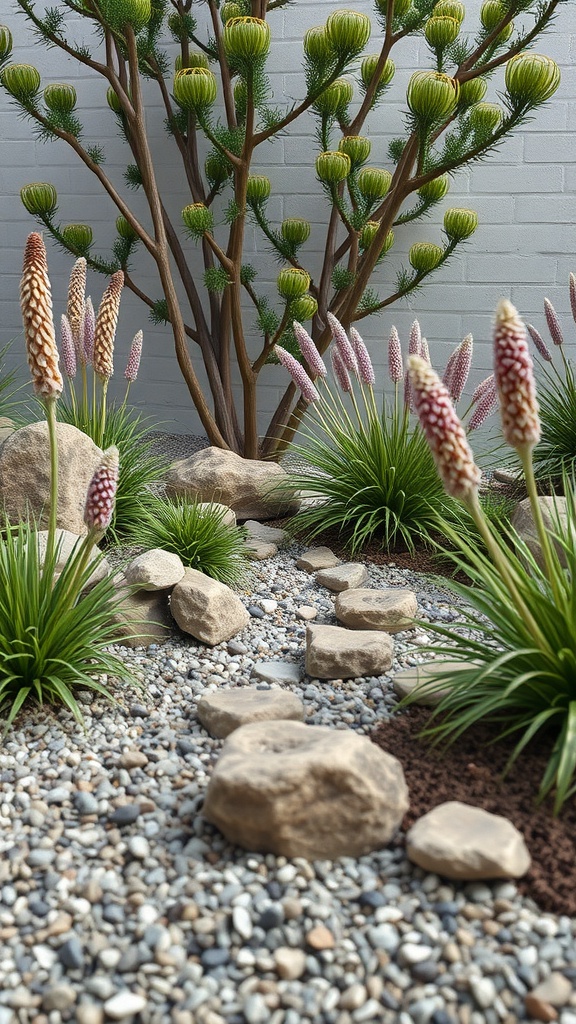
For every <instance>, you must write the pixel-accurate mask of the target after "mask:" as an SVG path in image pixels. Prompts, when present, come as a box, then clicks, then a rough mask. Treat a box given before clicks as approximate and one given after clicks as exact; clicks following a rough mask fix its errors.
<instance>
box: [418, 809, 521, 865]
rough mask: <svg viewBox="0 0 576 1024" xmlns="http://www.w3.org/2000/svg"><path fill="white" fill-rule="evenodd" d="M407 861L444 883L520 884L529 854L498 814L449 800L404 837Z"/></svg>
mask: <svg viewBox="0 0 576 1024" xmlns="http://www.w3.org/2000/svg"><path fill="white" fill-rule="evenodd" d="M406 853H407V855H408V857H409V859H410V860H411V861H412V862H413V863H414V864H417V865H418V866H419V867H421V868H424V870H425V871H433V872H435V874H437V875H443V876H444V877H445V878H455V879H461V880H466V881H474V880H477V879H490V878H522V876H523V875H525V874H526V872H527V871H528V869H529V867H530V854H529V852H528V850H527V848H526V844H525V842H524V838H523V836H522V834H521V833H520V832H519V831H518V829H517V828H516V827H515V826H514V825H513V824H512V822H511V821H508V819H507V818H504V817H502V816H501V815H499V814H490V813H489V812H488V811H484V810H482V808H480V807H473V806H472V805H471V804H464V803H461V802H460V801H459V800H449V801H448V802H447V803H444V804H439V805H438V806H437V807H434V808H433V809H432V810H431V811H428V813H427V814H425V815H423V817H422V818H419V819H418V821H417V822H415V824H414V825H413V826H412V828H411V829H410V830H409V832H408V834H407V836H406Z"/></svg>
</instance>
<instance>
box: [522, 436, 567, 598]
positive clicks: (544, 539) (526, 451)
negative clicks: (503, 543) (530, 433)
mask: <svg viewBox="0 0 576 1024" xmlns="http://www.w3.org/2000/svg"><path fill="white" fill-rule="evenodd" d="M532 448H533V445H530V446H525V445H523V446H522V447H520V448H518V454H519V456H520V459H521V461H522V469H523V470H524V480H525V483H526V490H527V491H528V497H529V499H530V507H531V509H532V515H533V516H534V523H535V525H536V530H537V531H538V539H539V541H540V547H541V548H542V555H543V557H544V565H545V567H546V575H547V577H548V581H549V583H550V586H551V587H552V592H553V594H554V600H555V602H556V604H557V605H558V606H559V605H560V603H561V601H562V595H561V593H560V590H559V588H558V558H557V557H556V556H555V554H554V552H553V550H552V545H551V544H550V538H549V536H548V534H547V532H546V527H545V526H544V520H543V518H542V509H541V508H540V502H539V500H538V488H537V486H536V478H535V476H534V464H533V462H532Z"/></svg>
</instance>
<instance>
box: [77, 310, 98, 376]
mask: <svg viewBox="0 0 576 1024" xmlns="http://www.w3.org/2000/svg"><path fill="white" fill-rule="evenodd" d="M95 330H96V315H95V313H94V306H93V305H92V299H91V298H90V296H88V298H87V299H86V302H85V303H84V319H83V320H82V345H81V346H80V351H81V352H83V353H84V361H85V362H86V363H87V364H88V366H91V365H92V359H93V356H94V331H95Z"/></svg>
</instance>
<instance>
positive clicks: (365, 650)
mask: <svg viewBox="0 0 576 1024" xmlns="http://www.w3.org/2000/svg"><path fill="white" fill-rule="evenodd" d="M393 656H394V642H393V640H392V639H391V637H390V636H389V634H388V633H384V632H378V631H376V630H352V629H343V628H342V627H341V626H323V625H318V626H316V625H314V626H308V628H307V630H306V672H307V674H308V675H309V676H312V677H313V678H314V679H357V678H358V677H359V676H379V675H382V673H383V672H387V671H388V669H389V668H390V666H391V664H392V659H393Z"/></svg>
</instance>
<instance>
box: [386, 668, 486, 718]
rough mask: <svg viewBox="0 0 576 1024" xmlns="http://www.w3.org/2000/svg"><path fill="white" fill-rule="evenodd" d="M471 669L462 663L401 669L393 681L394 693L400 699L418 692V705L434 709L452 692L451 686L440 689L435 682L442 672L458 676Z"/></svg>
mask: <svg viewBox="0 0 576 1024" xmlns="http://www.w3.org/2000/svg"><path fill="white" fill-rule="evenodd" d="M467 668H470V665H469V664H467V663H466V662H462V661H431V662H428V663H426V664H423V665H414V666H413V667H411V668H404V669H401V670H400V672H397V673H396V675H395V676H394V679H393V680H392V685H393V687H394V692H395V693H397V694H398V696H399V697H401V698H402V697H409V696H411V695H413V694H415V692H416V691H417V692H418V699H417V701H416V703H417V704H423V705H426V706H428V707H433V706H434V705H436V704H439V703H440V701H441V700H443V699H444V697H446V696H447V694H448V693H449V692H450V686H449V685H446V686H443V687H442V688H441V689H438V688H436V687H435V686H434V681H435V679H436V678H437V677H438V673H439V672H440V671H441V672H442V674H444V672H451V673H453V674H456V673H458V672H462V671H464V670H466V669H467Z"/></svg>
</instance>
